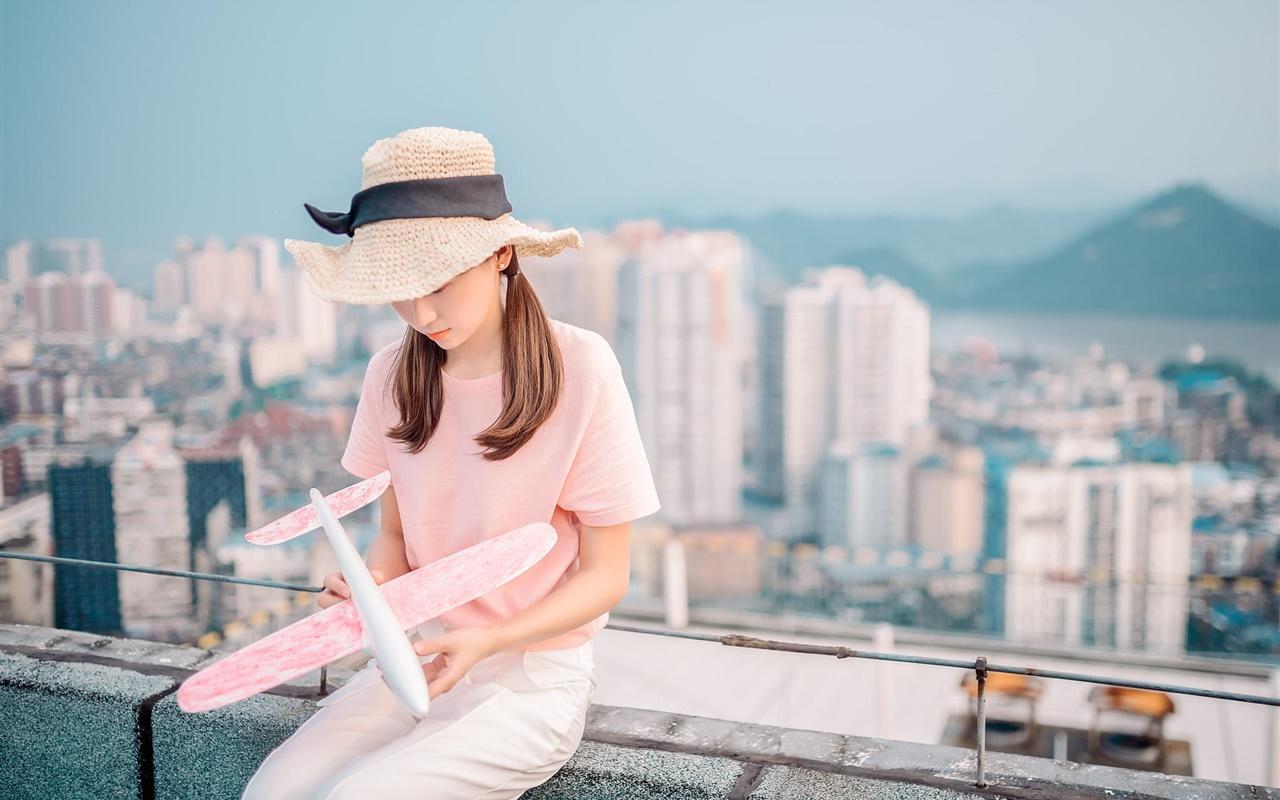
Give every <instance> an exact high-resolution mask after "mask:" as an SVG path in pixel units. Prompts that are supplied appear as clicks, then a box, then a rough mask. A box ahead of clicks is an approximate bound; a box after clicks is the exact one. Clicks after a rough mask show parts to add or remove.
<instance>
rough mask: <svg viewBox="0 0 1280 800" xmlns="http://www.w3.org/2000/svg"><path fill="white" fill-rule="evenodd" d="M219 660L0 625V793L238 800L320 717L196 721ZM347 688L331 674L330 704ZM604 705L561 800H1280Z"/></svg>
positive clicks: (549, 787) (1116, 773)
mask: <svg viewBox="0 0 1280 800" xmlns="http://www.w3.org/2000/svg"><path fill="white" fill-rule="evenodd" d="M218 655H219V654H218V653H216V652H214V651H210V650H201V649H197V648H190V647H180V646H174V645H166V644H159V643H156V642H146V641H138V640H133V639H115V638H111V637H105V636H98V635H95V634H87V633H81V632H77V631H66V630H57V629H50V628H39V627H31V626H26V625H15V624H7V623H4V624H0V730H4V731H6V741H5V743H4V746H3V747H0V781H2V784H0V785H4V786H5V787H6V797H15V798H27V797H30V798H37V797H38V798H45V797H58V798H68V800H70V799H73V798H101V797H137V798H195V797H201V798H203V797H208V798H230V797H238V796H239V795H240V791H241V789H242V788H243V786H244V784H245V783H246V782H247V781H248V779H249V776H250V775H251V774H252V773H253V771H254V770H255V769H256V768H257V766H258V764H259V763H260V762H261V761H262V759H263V758H264V757H265V756H266V754H267V753H268V752H270V751H271V749H273V748H274V747H275V746H276V745H278V744H279V743H280V742H282V741H284V739H285V738H287V737H288V736H289V735H290V734H291V733H292V732H293V731H294V730H295V729H296V728H297V727H298V726H299V725H301V724H302V722H303V721H304V720H306V719H307V717H309V716H310V715H311V714H312V713H313V712H314V710H315V701H316V700H318V699H319V697H320V694H319V691H318V686H317V684H318V681H315V680H313V681H311V682H310V683H307V682H305V681H302V682H297V683H292V684H286V685H284V686H281V687H277V688H276V689H275V690H272V691H270V692H266V693H263V694H260V695H257V696H255V697H251V698H249V699H247V700H243V701H241V702H239V703H235V704H233V705H231V706H227V707H224V708H222V709H218V710H216V711H211V712H207V713H202V714H187V713H185V712H183V711H182V710H180V709H179V708H178V706H177V703H176V701H175V699H174V697H173V692H174V691H175V690H176V688H177V686H178V684H179V683H181V681H182V680H183V679H184V678H186V676H188V675H190V674H191V673H192V672H193V671H195V670H196V669H199V668H200V667H201V666H203V665H205V664H207V663H209V662H211V661H212V660H214V659H215V658H217V657H218ZM349 674H350V673H344V672H340V671H336V670H330V674H329V681H330V688H331V690H332V688H336V686H338V685H340V684H341V683H342V682H343V681H344V680H345V679H346V678H347V677H349ZM975 759H976V755H975V753H974V752H973V751H972V750H965V749H961V748H955V747H943V746H934V745H923V744H913V743H908V742H898V741H890V740H886V739H870V738H863V737H857V736H842V735H839V734H831V733H820V732H815V731H804V730H792V729H787V728H778V727H773V726H768V725H752V724H746V723H740V722H728V721H725V720H718V719H708V718H705V717H689V716H681V715H678V714H670V713H666V712H659V711H647V710H642V709H634V708H621V707H616V706H603V705H594V706H592V707H591V711H590V714H589V717H588V721H587V729H586V733H585V735H584V738H583V742H582V744H581V746H580V747H579V748H578V751H577V753H576V754H575V755H574V756H573V758H572V759H571V760H570V761H569V763H568V764H566V765H565V766H564V768H562V769H561V770H560V772H558V773H557V774H556V775H555V777H553V778H552V779H551V780H550V781H548V782H547V783H545V784H543V785H542V786H539V787H538V788H536V789H533V790H530V791H529V792H527V793H526V794H525V797H528V798H530V800H552V799H558V798H628V799H629V800H640V799H642V798H748V799H751V800H765V798H810V797H813V798H823V799H824V800H826V799H827V798H830V799H831V800H839V799H840V798H870V799H874V798H915V799H917V800H947V799H948V798H970V797H983V798H1025V799H1026V800H1032V799H1033V798H1034V799H1035V800H1047V799H1048V798H1054V800H1067V799H1069V798H1108V800H1117V799H1120V798H1150V797H1158V798H1186V800H1190V799H1191V798H1196V799H1197V800H1218V798H1222V800H1226V799H1227V798H1231V800H1237V799H1238V798H1273V799H1274V800H1280V789H1270V788H1266V787H1261V786H1246V785H1242V784H1232V783H1221V782H1217V781H1206V780H1199V779H1194V778H1185V777H1178V776H1168V775H1161V774H1158V773H1152V772H1140V771H1132V770H1124V769H1115V768H1111V767H1099V766H1088V765H1081V764H1075V763H1071V762H1066V761H1053V760H1049V759H1040V758H1032V757H1028V756H1015V755H1006V754H1003V753H990V754H989V755H988V762H989V763H988V767H987V781H988V787H987V788H985V789H979V788H976V787H975V786H974V785H973V781H974V775H975V766H976V764H975Z"/></svg>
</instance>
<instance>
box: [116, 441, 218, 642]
mask: <svg viewBox="0 0 1280 800" xmlns="http://www.w3.org/2000/svg"><path fill="white" fill-rule="evenodd" d="M111 492H112V496H113V502H114V505H115V514H116V557H117V559H118V560H119V561H120V562H121V563H124V564H140V565H143V566H148V567H160V568H164V569H190V568H191V539H190V536H189V524H188V519H187V473H186V465H185V464H184V462H183V460H182V457H181V456H180V455H179V454H178V452H177V451H176V450H175V449H174V447H173V422H172V421H171V420H168V419H164V418H159V417H156V418H152V419H148V420H145V421H144V422H142V424H141V425H140V426H139V429H138V432H137V434H135V435H134V437H133V438H132V439H130V440H129V442H128V443H127V444H125V446H124V447H122V448H120V451H119V452H118V453H117V454H116V457H115V460H114V461H113V462H112V464H111ZM118 580H119V587H120V618H121V624H122V625H123V627H124V629H125V633H126V634H127V635H128V636H131V637H136V638H141V639H152V640H155V641H170V642H172V641H189V640H190V639H193V638H194V637H195V636H196V635H198V634H199V631H198V630H196V628H197V627H198V626H197V622H196V620H195V618H194V616H193V610H194V609H193V608H192V596H191V586H190V584H189V582H188V581H186V580H182V579H180V578H172V577H165V576H160V575H147V574H145V573H139V572H119V573H118Z"/></svg>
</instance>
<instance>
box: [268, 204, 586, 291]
mask: <svg viewBox="0 0 1280 800" xmlns="http://www.w3.org/2000/svg"><path fill="white" fill-rule="evenodd" d="M505 244H510V245H514V246H515V248H516V253H517V254H518V255H519V256H520V257H521V258H523V257H524V256H553V255H555V254H556V253H559V252H560V251H562V250H564V249H565V248H568V247H573V248H581V247H582V236H580V235H579V234H578V231H577V229H576V228H561V229H559V230H553V231H541V230H538V229H537V228H534V227H532V226H530V225H527V224H526V223H524V222H521V221H520V220H518V219H516V218H515V217H513V216H511V214H509V213H508V214H503V215H502V216H500V217H498V218H496V219H483V218H480V217H411V218H408V219H387V220H381V221H379V222H371V223H369V224H367V225H361V226H360V227H358V228H356V231H355V235H354V236H353V237H352V238H351V240H350V241H348V242H346V243H345V244H341V245H337V246H329V245H324V244H320V243H319V242H308V241H303V240H300V239H285V240H284V247H285V249H286V250H288V251H289V254H290V255H292V256H293V260H294V261H295V262H297V264H298V268H299V269H300V270H301V271H302V275H303V278H304V280H305V281H306V283H307V285H308V286H309V287H310V288H311V291H313V292H314V293H315V294H316V295H317V296H318V297H320V298H321V299H324V300H330V301H333V302H337V303H351V304H355V305H380V304H383V303H392V302H395V301H397V300H411V299H413V298H415V297H421V296H422V295H424V294H430V293H431V292H434V291H435V290H436V289H438V288H440V287H441V286H443V285H444V284H445V283H447V282H448V281H449V280H450V279H451V278H453V277H454V276H455V275H458V274H460V273H462V272H464V271H466V270H468V269H470V268H471V267H474V266H475V265H476V264H479V263H480V262H481V261H484V260H485V259H486V258H488V257H489V256H491V255H493V252H494V251H495V250H497V249H498V248H500V247H502V246H503V245H505Z"/></svg>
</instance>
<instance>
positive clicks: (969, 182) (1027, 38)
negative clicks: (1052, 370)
mask: <svg viewBox="0 0 1280 800" xmlns="http://www.w3.org/2000/svg"><path fill="white" fill-rule="evenodd" d="M0 8H2V9H3V11H2V12H0V13H2V14H3V19H2V20H0V22H2V23H3V24H2V25H0V29H2V32H0V36H2V37H3V38H2V40H0V68H2V69H0V91H2V94H0V170H2V172H3V174H2V175H0V238H3V239H4V240H12V239H15V238H20V237H28V236H31V237H44V236H87V237H99V238H102V239H103V240H104V241H105V242H107V244H108V258H109V260H110V259H111V257H112V250H113V249H114V251H115V255H116V256H117V257H123V258H129V257H140V254H141V253H142V252H143V251H146V252H159V253H161V254H163V253H164V252H165V251H166V250H167V249H168V247H169V246H170V244H171V242H172V240H173V237H174V236H176V235H178V234H183V233H186V234H190V235H193V236H197V237H202V236H206V235H219V236H224V237H228V238H231V237H235V236H238V235H241V234H245V233H265V234H269V235H273V236H280V237H284V236H294V237H307V238H315V239H316V240H319V241H327V242H330V243H335V244H336V243H339V241H340V240H339V239H337V238H333V237H329V235H328V234H326V233H324V232H323V231H321V230H320V229H319V228H318V227H316V226H315V225H314V223H312V222H311V221H310V219H309V218H307V216H306V214H305V212H304V211H303V208H302V203H303V202H310V203H313V204H315V205H318V206H320V207H321V208H323V209H326V210H341V211H345V210H346V209H347V207H348V204H349V201H350V197H351V194H352V193H354V192H355V191H356V190H357V189H358V188H359V181H360V156H361V154H362V153H363V152H364V150H365V149H366V148H367V147H368V146H369V145H370V144H371V143H372V142H373V141H374V140H375V139H378V138H381V137H385V136H391V135H393V134H394V133H396V132H397V131H400V130H403V129H405V128H410V127H417V126H421V125H447V126H450V127H455V128H466V129H471V130H479V131H482V132H483V133H485V135H486V136H488V137H489V140H490V141H491V142H492V143H493V145H494V148H495V151H496V154H497V169H498V171H499V172H501V173H503V175H504V176H505V179H506V184H507V187H508V195H509V197H510V198H511V201H512V204H513V205H514V206H515V213H516V215H517V216H520V217H522V218H525V219H535V218H546V219H548V220H550V221H552V222H553V223H555V224H557V225H562V224H563V225H578V226H580V227H581V226H585V225H589V224H591V223H592V222H593V221H594V220H596V219H598V218H602V217H606V216H609V215H613V214H627V213H634V212H642V211H644V210H648V209H653V208H657V207H669V208H674V209H679V210H682V211H689V212H695V213H702V212H707V213H710V212H719V211H725V212H756V211H761V210H769V209H774V208H791V209H796V210H800V211H815V212H827V211H829V212H855V213H861V212H871V211H908V212H928V211H940V210H963V209H965V208H973V207H977V206H982V205H985V204H987V203H990V202H992V201H996V200H1005V201H1009V202H1014V203H1033V204H1040V205H1045V204H1048V203H1049V202H1053V201H1057V202H1058V203H1060V204H1063V205H1067V206H1071V205H1073V204H1088V203H1093V202H1098V201H1106V200H1108V199H1112V198H1116V197H1125V198H1127V197H1129V196H1138V195H1142V194H1145V193H1148V192H1154V191H1159V190H1161V189H1163V188H1166V187H1167V186H1168V185H1169V184H1171V183H1173V182H1175V181H1178V180H1187V179H1202V180H1206V181H1208V182H1209V183H1210V184H1212V185H1214V186H1218V187H1220V188H1222V189H1224V190H1238V191H1241V192H1252V193H1253V194H1254V195H1255V196H1256V195H1260V194H1263V193H1265V192H1267V191H1273V190H1274V187H1276V186H1280V110H1278V106H1280V56H1278V55H1277V54H1278V53H1280V11H1278V9H1280V4H1277V3H1276V2H1275V0H1257V1H1256V2H1195V3H1188V2H1170V1H1169V0H1158V1H1156V2H1121V3H1116V2H1112V1H1110V0H1109V1H1108V2H1062V3H1058V4H1049V3H1041V2H1035V3H1019V2H1003V3H992V2H965V3H956V2H936V3H935V2H928V3H925V2H914V3H901V4H886V3H874V4H872V3H867V4H852V3H830V4H827V3H797V2H788V3H785V4H783V3H770V4H760V3H728V2H698V3H664V2H643V3H639V2H637V3H625V4H624V3H588V2H582V3H557V2H537V3H524V4H514V3H484V4H479V3H477V4H462V3H448V4H443V3H442V4H432V3H419V2H359V3H357V2H350V0H348V1H347V2H317V1H316V0H307V2H277V1H276V0H272V1H271V2H225V1H222V0H220V1H219V2H203V3H170V2H159V1H156V2H90V1H89V0H82V1H81V2H50V0H40V1H39V2H24V3H19V2H8V1H7V0H6V1H5V2H3V3H2V4H0ZM130 254H132V256H131V255H130Z"/></svg>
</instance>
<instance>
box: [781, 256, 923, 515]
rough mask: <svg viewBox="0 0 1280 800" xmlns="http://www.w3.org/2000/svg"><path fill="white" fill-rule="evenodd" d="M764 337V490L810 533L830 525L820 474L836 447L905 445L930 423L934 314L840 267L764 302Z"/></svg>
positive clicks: (891, 287)
mask: <svg viewBox="0 0 1280 800" xmlns="http://www.w3.org/2000/svg"><path fill="white" fill-rule="evenodd" d="M759 331H760V337H759V359H760V361H759V386H760V402H759V407H758V412H759V425H758V430H759V438H758V447H757V449H756V474H757V480H758V487H757V488H758V490H759V491H760V492H761V494H763V495H765V496H768V497H772V498H774V499H776V500H779V501H782V502H784V503H785V504H786V506H787V507H788V508H789V509H790V510H791V512H792V514H791V519H792V522H791V524H792V526H793V527H792V530H791V531H790V534H791V535H803V534H805V533H808V532H813V531H817V530H818V529H819V528H820V527H821V526H822V524H825V523H820V522H819V520H818V515H817V514H816V511H817V509H818V508H819V507H820V505H821V504H822V503H823V502H824V501H822V499H821V498H820V496H819V495H820V487H821V483H822V481H821V480H820V477H819V470H820V467H821V465H822V463H823V459H824V457H825V456H826V453H827V449H828V447H829V446H830V445H831V444H832V443H833V442H837V441H840V442H844V443H845V445H844V446H845V447H846V448H847V452H848V453H850V454H855V455H856V454H858V453H860V452H863V451H864V450H865V448H866V447H868V446H881V445H891V446H894V447H898V448H903V447H904V446H906V445H908V444H909V443H910V434H911V433H912V432H913V430H914V429H916V428H918V427H919V426H922V425H924V424H925V423H927V421H928V418H929V394H930V388H931V381H930V376H929V310H928V307H927V306H925V305H924V304H923V303H922V302H921V301H920V300H919V299H918V298H917V297H916V296H915V295H914V293H912V292H911V291H910V290H909V289H906V288H904V287H902V286H899V285H898V284H896V283H893V282H892V281H889V280H887V279H885V278H883V277H880V276H877V277H875V278H872V279H871V280H867V278H866V277H865V276H864V275H863V273H862V272H860V271H859V270H856V269H852V268H849V267H840V266H835V267H828V268H826V269H823V270H812V271H810V272H809V273H808V274H807V275H806V282H805V283H804V284H802V285H800V286H797V287H793V288H790V289H787V290H785V291H783V292H781V293H779V294H776V295H774V296H772V297H770V298H767V299H765V301H764V302H763V307H762V309H761V317H760V327H759ZM850 457H853V456H850ZM823 513H824V514H830V513H833V512H830V510H829V509H828V511H826V512H823ZM904 513H905V509H904ZM858 515H859V514H858V512H853V511H851V512H850V513H849V515H847V516H848V518H850V519H853V518H856V517H858ZM824 536H825V535H824ZM893 538H899V537H898V536H897V534H895V535H894V537H893Z"/></svg>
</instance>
